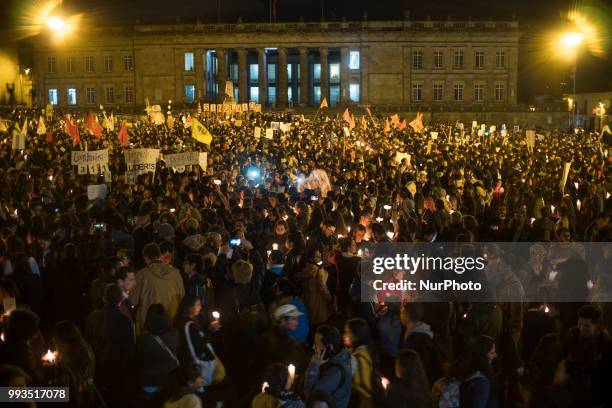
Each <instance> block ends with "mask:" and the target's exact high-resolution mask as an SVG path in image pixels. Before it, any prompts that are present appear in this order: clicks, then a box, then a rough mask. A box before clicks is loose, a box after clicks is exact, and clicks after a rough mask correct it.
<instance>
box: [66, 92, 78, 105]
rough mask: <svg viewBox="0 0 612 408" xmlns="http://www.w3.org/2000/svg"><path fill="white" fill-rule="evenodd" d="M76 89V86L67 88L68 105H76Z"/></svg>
mask: <svg viewBox="0 0 612 408" xmlns="http://www.w3.org/2000/svg"><path fill="white" fill-rule="evenodd" d="M76 103H77V91H76V88H68V105H76Z"/></svg>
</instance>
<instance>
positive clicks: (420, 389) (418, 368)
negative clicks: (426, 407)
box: [397, 349, 431, 401]
mask: <svg viewBox="0 0 612 408" xmlns="http://www.w3.org/2000/svg"><path fill="white" fill-rule="evenodd" d="M397 363H398V365H399V368H400V373H399V374H400V378H399V381H400V382H401V383H402V384H403V385H404V386H405V387H406V388H407V389H408V390H409V391H412V392H414V393H417V394H419V395H422V396H423V397H425V398H427V399H428V400H429V401H431V393H430V391H429V390H430V387H429V380H427V375H425V369H424V368H423V361H422V360H421V357H420V356H419V353H417V352H416V351H414V350H411V349H404V350H401V351H400V352H399V353H398V355H397Z"/></svg>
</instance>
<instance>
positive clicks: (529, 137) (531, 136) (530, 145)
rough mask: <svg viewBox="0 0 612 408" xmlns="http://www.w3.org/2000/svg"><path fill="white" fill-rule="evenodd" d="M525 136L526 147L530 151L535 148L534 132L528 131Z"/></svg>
mask: <svg viewBox="0 0 612 408" xmlns="http://www.w3.org/2000/svg"><path fill="white" fill-rule="evenodd" d="M526 134H527V147H528V148H530V149H533V148H535V140H536V133H535V130H528V131H527V132H526Z"/></svg>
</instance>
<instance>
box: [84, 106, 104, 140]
mask: <svg viewBox="0 0 612 408" xmlns="http://www.w3.org/2000/svg"><path fill="white" fill-rule="evenodd" d="M85 128H86V129H89V131H90V132H91V133H92V134H93V135H94V136H95V137H97V138H98V139H99V138H101V137H102V126H100V124H99V123H98V121H97V120H96V118H95V116H94V114H93V113H91V112H89V113H88V114H87V119H86V120H85Z"/></svg>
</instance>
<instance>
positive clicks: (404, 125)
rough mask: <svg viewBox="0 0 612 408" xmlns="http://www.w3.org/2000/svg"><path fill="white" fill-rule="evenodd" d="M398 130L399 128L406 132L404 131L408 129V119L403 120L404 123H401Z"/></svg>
mask: <svg viewBox="0 0 612 408" xmlns="http://www.w3.org/2000/svg"><path fill="white" fill-rule="evenodd" d="M397 128H398V129H399V130H404V129H406V119H404V120H402V121H401V122H400V124H399V125H398V126H397Z"/></svg>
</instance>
